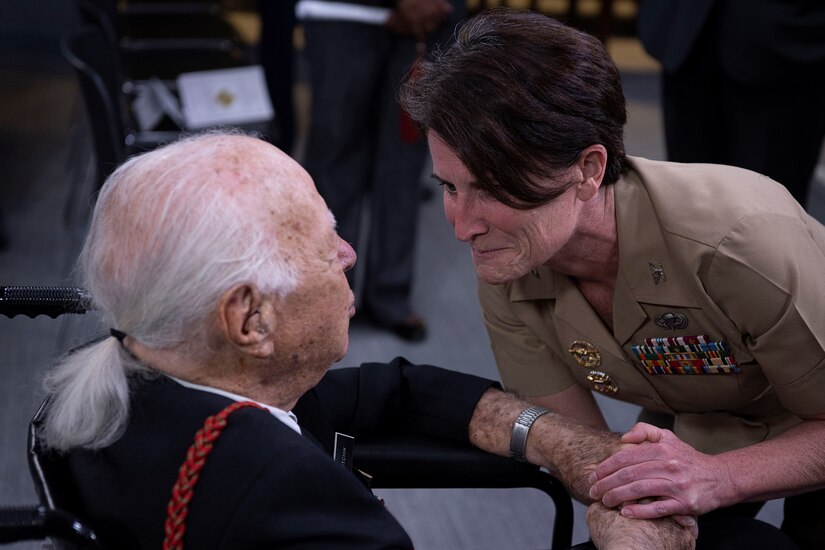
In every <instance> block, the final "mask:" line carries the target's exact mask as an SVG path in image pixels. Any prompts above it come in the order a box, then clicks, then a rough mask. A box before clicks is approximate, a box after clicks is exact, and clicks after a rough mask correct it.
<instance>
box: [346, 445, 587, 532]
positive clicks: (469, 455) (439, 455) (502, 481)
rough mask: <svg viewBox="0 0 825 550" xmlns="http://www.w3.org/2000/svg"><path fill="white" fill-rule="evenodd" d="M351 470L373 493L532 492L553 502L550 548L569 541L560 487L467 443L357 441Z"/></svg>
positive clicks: (566, 498) (567, 505) (569, 511)
mask: <svg viewBox="0 0 825 550" xmlns="http://www.w3.org/2000/svg"><path fill="white" fill-rule="evenodd" d="M353 465H354V466H355V467H356V468H359V469H361V470H362V471H364V472H366V473H367V474H369V475H370V476H372V486H373V487H374V488H399V489H412V488H449V489H461V488H496V489H502V488H514V487H531V488H535V489H539V490H540V491H543V492H544V493H545V494H547V495H548V496H550V498H552V499H553V504H554V506H555V508H556V515H555V520H554V526H553V548H568V547H569V546H570V542H571V540H572V538H573V503H572V500H571V497H570V495H569V493H568V492H567V490H566V489H565V488H564V485H562V483H561V482H560V481H559V480H557V479H556V478H554V477H553V476H552V475H550V474H549V473H547V472H545V471H544V470H541V469H540V468H539V467H538V466H534V465H532V464H526V463H522V462H517V461H516V460H513V459H510V458H505V457H501V456H497V455H493V454H490V453H487V452H484V451H481V450H479V449H477V448H475V447H472V446H471V445H468V444H462V443H457V442H453V441H445V440H440V439H436V438H428V437H424V436H416V435H400V436H398V435H392V436H381V437H376V438H360V439H359V440H358V441H357V442H356V445H355V451H354V455H353Z"/></svg>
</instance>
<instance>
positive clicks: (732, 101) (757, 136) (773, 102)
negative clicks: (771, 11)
mask: <svg viewBox="0 0 825 550" xmlns="http://www.w3.org/2000/svg"><path fill="white" fill-rule="evenodd" d="M714 33H715V29H714V28H713V26H712V25H709V26H708V28H706V29H705V30H704V31H703V36H702V37H700V39H699V40H698V41H697V44H698V45H697V46H696V48H694V50H693V51H692V52H691V54H690V56H689V57H688V59H687V61H686V62H685V63H684V65H683V66H682V67H681V68H680V69H679V70H677V71H675V72H663V74H662V103H663V111H664V120H665V137H666V141H667V151H668V160H672V161H676V162H708V163H715V164H728V165H731V166H740V167H742V168H747V169H749V170H753V171H755V172H759V173H761V174H764V175H766V176H768V177H770V178H772V179H774V180H776V181H778V182H779V183H781V184H782V185H784V186H785V187H786V188H787V189H788V190H789V191H790V192H791V194H792V195H793V196H794V198H795V199H796V200H797V201H798V202H799V203H800V204H802V205H805V203H806V200H807V197H808V190H809V187H810V182H811V178H812V175H813V171H814V168H815V167H816V163H817V160H818V159H819V155H820V150H821V147H822V140H823V136H825V100H823V97H825V75H823V74H821V71H804V70H797V69H794V68H792V67H789V68H788V74H786V75H784V76H780V77H777V78H773V79H771V81H770V82H761V81H760V82H740V81H738V80H736V79H735V78H732V77H731V76H730V75H729V74H728V72H727V71H725V70H724V69H723V68H722V66H721V65H720V63H719V59H718V53H717V51H716V48H717V47H716V45H715V42H714Z"/></svg>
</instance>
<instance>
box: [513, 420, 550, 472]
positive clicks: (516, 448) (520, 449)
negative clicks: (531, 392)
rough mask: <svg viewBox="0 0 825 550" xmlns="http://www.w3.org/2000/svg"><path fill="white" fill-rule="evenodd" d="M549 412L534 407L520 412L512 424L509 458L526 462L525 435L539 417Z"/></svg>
mask: <svg viewBox="0 0 825 550" xmlns="http://www.w3.org/2000/svg"><path fill="white" fill-rule="evenodd" d="M549 412H550V410H549V409H545V408H544V407H536V406H532V407H528V408H526V409H524V410H523V411H521V414H519V415H518V418H516V422H515V423H514V424H513V433H512V434H511V435H510V456H512V457H513V458H515V459H516V460H518V461H520V462H526V461H527V458H526V456H525V455H526V453H527V434H529V433H530V427H531V426H532V425H533V422H535V421H536V420H537V419H538V418H539V417H540V416H542V415H545V414H547V413H549Z"/></svg>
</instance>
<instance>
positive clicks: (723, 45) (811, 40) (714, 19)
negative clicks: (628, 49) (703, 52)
mask: <svg viewBox="0 0 825 550" xmlns="http://www.w3.org/2000/svg"><path fill="white" fill-rule="evenodd" d="M703 33H706V34H703ZM638 34H639V38H640V40H641V41H642V44H644V47H645V49H646V50H647V52H648V53H649V54H650V55H652V56H653V57H655V58H656V59H658V60H659V61H660V62H661V63H662V66H663V67H664V69H665V70H666V71H669V72H674V71H677V70H678V69H679V68H680V67H681V66H682V64H683V63H684V62H685V60H686V59H687V57H688V55H689V54H690V52H691V51H692V50H693V49H694V48H695V47H697V43H698V41H699V40H712V41H713V46H712V47H713V50H714V52H715V56H716V57H718V60H719V63H721V65H722V67H723V68H724V69H725V71H726V72H727V73H728V74H730V75H731V76H732V77H734V78H736V79H737V80H739V81H742V82H756V81H760V82H764V81H768V80H770V79H772V78H778V77H780V76H782V77H783V78H784V79H788V78H799V79H803V81H805V80H807V79H809V78H810V76H811V75H810V73H811V72H813V71H822V70H825V40H823V36H825V4H823V2H822V0H690V1H689V2H685V1H683V0H646V1H645V2H643V3H642V5H641V8H640V10H639V18H638Z"/></svg>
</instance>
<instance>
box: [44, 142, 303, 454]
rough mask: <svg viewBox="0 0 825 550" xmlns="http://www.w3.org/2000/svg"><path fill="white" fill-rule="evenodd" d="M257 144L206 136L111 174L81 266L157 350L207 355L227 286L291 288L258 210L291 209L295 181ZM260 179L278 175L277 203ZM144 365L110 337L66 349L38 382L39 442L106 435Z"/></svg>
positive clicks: (89, 285) (99, 306) (93, 286)
mask: <svg viewBox="0 0 825 550" xmlns="http://www.w3.org/2000/svg"><path fill="white" fill-rule="evenodd" d="M239 140H244V141H239ZM262 146H264V144H263V143H262V142H257V141H256V140H254V139H253V138H249V137H240V136H237V135H230V134H225V133H209V134H202V135H199V136H194V137H190V138H186V139H183V140H180V141H177V142H175V143H172V144H170V145H167V146H165V147H163V148H160V149H156V150H154V151H152V152H149V153H145V154H143V155H140V156H137V157H134V158H132V159H130V160H129V161H127V162H126V163H124V164H123V165H122V166H121V167H120V168H118V169H117V170H116V171H115V172H114V173H113V174H112V175H111V176H110V177H109V178H108V180H107V181H106V183H105V185H104V186H103V188H102V189H101V193H100V196H99V197H98V200H97V204H96V207H95V211H94V215H93V218H92V223H91V228H90V230H89V233H88V235H87V237H86V242H85V244H84V246H83V250H82V252H81V254H80V259H79V266H78V267H79V270H80V272H81V276H82V284H83V285H84V287H85V288H86V289H87V290H88V291H89V293H90V294H91V296H92V300H93V302H94V308H95V310H96V312H97V313H98V314H99V315H100V316H101V318H102V320H103V322H104V323H105V324H106V325H108V326H109V327H112V328H115V329H117V330H119V331H122V332H124V333H126V334H128V335H129V336H130V337H132V338H135V339H136V340H138V341H140V342H141V343H143V344H145V345H147V346H149V347H152V348H160V349H162V348H172V347H176V346H178V347H180V346H182V347H183V350H184V351H185V352H186V353H190V354H194V355H195V356H198V355H201V356H203V355H204V354H207V353H208V352H209V350H207V349H204V348H205V342H206V338H205V336H206V330H207V327H208V323H209V321H210V319H212V315H213V313H214V308H215V304H216V302H217V300H218V298H219V297H220V296H221V295H222V294H223V293H224V292H225V291H227V290H228V289H229V288H231V287H232V286H233V285H236V284H239V283H250V284H254V285H256V286H257V287H258V288H259V289H261V291H263V292H268V293H276V294H280V295H286V294H288V293H289V292H291V291H292V290H293V289H294V288H295V286H296V285H297V282H298V276H297V268H296V266H295V264H294V261H292V260H290V259H289V258H285V257H284V255H281V254H279V246H278V244H279V243H278V236H277V235H275V234H274V231H273V230H272V223H271V222H270V223H267V222H266V220H265V219H264V215H266V214H265V213H266V212H270V211H271V210H272V209H277V208H281V209H285V208H288V206H287V205H288V200H285V199H286V198H287V197H288V196H289V193H290V187H292V188H294V187H295V186H289V185H284V184H283V182H281V181H280V179H283V177H284V176H285V175H286V176H290V173H289V171H288V170H284V171H282V172H278V170H277V169H276V170H269V171H266V172H265V171H264V170H262V169H261V166H263V165H262V164H261V163H260V160H259V159H260V158H261V155H258V156H257V157H256V156H255V155H254V154H253V155H247V154H245V153H246V152H247V151H249V150H250V149H253V150H254V149H256V148H260V147H262ZM266 147H267V148H270V150H271V152H269V154H272V153H273V152H274V153H277V152H278V151H277V150H275V149H274V148H271V146H268V145H266ZM270 166H271V164H270ZM279 178H280V179H279ZM260 180H271V181H274V182H275V184H274V185H269V188H272V189H274V190H275V195H274V196H275V197H277V201H278V202H279V203H281V204H277V205H273V208H255V207H250V205H255V204H256V203H259V202H260V200H261V199H260V197H257V196H256V193H255V190H261V189H262V187H261V186H260V185H257V186H256V185H254V184H256V183H260ZM278 183H280V185H278ZM250 186H251V187H250ZM268 196H273V195H268ZM140 372H148V367H146V366H145V365H143V364H141V363H139V362H138V361H137V360H136V359H134V358H133V357H132V356H131V355H130V354H129V353H128V352H127V351H126V350H125V349H124V348H123V347H122V346H121V345H120V344H119V342H118V341H117V340H116V339H115V338H107V339H105V340H102V341H100V342H97V343H93V344H91V345H88V346H87V347H85V348H83V349H81V350H79V351H77V352H75V353H72V354H69V355H68V356H66V357H65V358H63V360H62V361H61V362H60V363H59V364H58V365H57V366H56V367H55V368H54V369H53V371H52V372H51V373H50V374H49V375H48V376H47V378H46V381H45V386H46V389H47V391H48V392H49V395H50V399H51V403H50V408H49V414H48V415H47V418H46V421H45V424H44V429H43V440H44V443H45V444H46V445H47V446H48V447H50V448H53V449H55V450H58V451H67V450H69V449H72V448H76V447H82V448H88V449H94V448H101V447H105V446H107V445H110V444H111V443H113V442H114V441H115V440H117V438H118V437H120V435H121V434H122V433H123V430H124V429H125V426H126V422H127V420H128V415H129V377H130V375H133V374H136V373H140Z"/></svg>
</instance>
